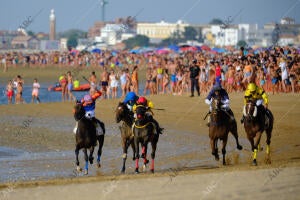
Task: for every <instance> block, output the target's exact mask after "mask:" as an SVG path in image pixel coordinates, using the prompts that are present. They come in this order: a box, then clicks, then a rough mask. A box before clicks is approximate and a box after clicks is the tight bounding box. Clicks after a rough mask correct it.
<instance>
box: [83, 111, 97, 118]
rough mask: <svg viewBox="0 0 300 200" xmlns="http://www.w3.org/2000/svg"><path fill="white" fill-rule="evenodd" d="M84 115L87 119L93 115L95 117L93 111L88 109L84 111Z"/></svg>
mask: <svg viewBox="0 0 300 200" xmlns="http://www.w3.org/2000/svg"><path fill="white" fill-rule="evenodd" d="M85 117H86V118H88V119H92V118H93V117H95V111H94V110H90V111H87V112H85Z"/></svg>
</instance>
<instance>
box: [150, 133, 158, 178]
mask: <svg viewBox="0 0 300 200" xmlns="http://www.w3.org/2000/svg"><path fill="white" fill-rule="evenodd" d="M153 137H154V138H153V139H152V141H151V146H152V152H151V166H150V171H151V172H152V173H154V159H155V152H156V147H157V142H158V138H159V134H156V135H154V136H153Z"/></svg>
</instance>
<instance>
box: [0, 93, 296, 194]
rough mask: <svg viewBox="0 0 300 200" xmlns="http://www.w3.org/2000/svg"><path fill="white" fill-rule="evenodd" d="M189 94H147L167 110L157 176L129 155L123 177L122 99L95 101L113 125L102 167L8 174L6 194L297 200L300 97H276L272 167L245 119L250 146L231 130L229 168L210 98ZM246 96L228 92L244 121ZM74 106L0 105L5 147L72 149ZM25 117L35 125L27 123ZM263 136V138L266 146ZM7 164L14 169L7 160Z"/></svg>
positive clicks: (160, 115)
mask: <svg viewBox="0 0 300 200" xmlns="http://www.w3.org/2000/svg"><path fill="white" fill-rule="evenodd" d="M187 95H188V94H186V95H183V96H172V95H157V96H149V98H150V99H151V100H152V101H153V102H154V104H155V107H156V108H162V109H164V110H160V111H158V110H157V111H155V118H156V119H157V120H158V121H159V122H160V124H161V126H163V127H164V128H165V132H164V134H163V135H161V137H160V141H159V143H158V150H157V157H156V171H155V173H154V174H150V173H149V172H146V173H141V174H138V175H135V174H134V173H133V165H134V163H133V162H132V160H131V155H130V153H129V158H128V160H127V167H128V168H127V171H126V174H125V175H120V173H119V170H120V168H121V155H122V150H121V144H120V136H119V130H118V126H119V125H118V124H116V123H115V121H114V114H115V113H114V110H115V108H116V105H117V103H118V101H119V100H118V99H116V100H101V101H98V102H97V108H96V115H97V117H98V118H99V119H101V120H103V121H104V122H105V124H106V127H107V134H106V138H105V144H104V147H103V160H102V168H101V169H95V166H92V167H91V168H92V170H91V173H90V174H89V175H88V176H86V177H83V176H80V177H74V176H73V177H72V176H64V175H61V176H58V177H55V176H54V177H51V178H46V179H44V178H40V179H39V178H35V179H34V180H30V179H29V180H28V179H26V180H25V181H22V179H20V180H16V181H14V182H12V181H10V182H8V183H7V180H10V179H9V177H8V176H9V175H5V176H4V174H1V175H0V176H2V177H5V178H6V179H7V180H6V181H3V180H2V181H1V184H0V188H1V190H0V199H1V198H4V199H5V198H6V199H21V198H22V199H24V198H25V199H88V198H101V199H102V198H105V199H120V198H123V199H129V198H138V197H140V198H145V199H182V198H183V199H221V198H224V197H225V199H250V198H251V199H252V198H258V199H262V198H270V197H271V198H272V199H288V198H289V199H297V197H298V196H299V194H300V192H299V191H300V190H299V189H300V171H299V164H300V162H299V161H300V136H299V130H300V124H299V123H297V122H298V120H299V119H300V110H299V109H298V107H299V100H300V98H299V97H300V95H299V94H279V95H270V109H271V110H272V112H273V114H274V117H275V123H274V130H273V136H272V139H271V159H272V164H271V165H267V164H265V163H264V156H265V152H264V151H262V152H259V154H258V166H257V167H253V166H251V165H250V162H251V151H250V149H251V148H250V143H249V142H248V141H247V139H246V134H245V132H244V129H243V127H242V125H241V124H240V123H238V131H239V136H240V140H241V144H242V145H243V147H244V149H243V150H242V151H237V150H235V145H234V139H233V137H232V136H231V135H230V136H229V143H228V145H227V158H226V161H227V163H228V165H227V166H223V165H221V163H220V162H217V161H215V160H214V158H213V156H212V155H211V150H210V146H209V139H208V128H207V127H206V125H205V124H206V121H204V120H203V118H204V116H205V115H206V113H207V110H208V106H207V105H206V104H205V103H204V98H205V96H203V95H202V96H200V97H194V98H190V97H188V96H187ZM242 96H243V94H242V93H235V94H230V97H231V108H232V110H233V112H234V113H235V116H236V119H237V121H238V122H239V120H240V118H241V116H242V113H241V110H242V104H243V100H242ZM72 106H73V103H70V102H65V103H47V104H43V103H42V104H24V105H2V106H0V119H1V120H0V124H1V127H2V128H1V130H0V146H5V147H10V148H16V149H22V150H24V151H27V152H30V153H39V152H43V153H44V154H45V155H47V154H49V153H52V152H66V151H67V152H72V153H73V151H74V143H75V139H74V135H73V134H72V129H73V126H74V124H75V122H74V119H73V116H72ZM24 121H26V122H27V123H29V125H28V127H26V128H24V124H23V123H24ZM265 139H266V137H265V135H263V137H262V140H261V145H262V147H264V146H265ZM219 149H220V147H219ZM44 154H43V155H44ZM0 155H1V151H0ZM54 157H55V156H54ZM66 158H67V162H65V163H62V164H61V165H62V167H63V168H64V170H69V171H70V172H72V170H73V169H74V164H73V163H74V159H75V155H72V154H70V158H69V157H68V156H67V157H66ZM40 160H41V159H40ZM40 160H39V161H40ZM59 161H60V160H57V161H56V160H55V159H53V157H51V162H49V166H50V168H51V167H57V164H56V163H59ZM0 162H1V160H0ZM34 162H35V161H33V163H27V165H28V167H30V166H31V165H34V166H35V167H36V168H38V169H39V170H43V167H44V166H45V162H47V158H44V161H43V162H42V163H43V165H39V162H37V163H34ZM82 163H83V162H82V160H81V164H82ZM27 165H25V164H24V163H23V164H22V166H27ZM2 166H5V167H8V168H9V167H10V165H9V164H7V163H4V162H2V163H1V167H2ZM49 166H48V167H49ZM11 167H12V168H14V167H15V168H16V166H11ZM58 168H59V167H58ZM7 170H9V169H7ZM16 170H17V168H16ZM2 172H3V171H2Z"/></svg>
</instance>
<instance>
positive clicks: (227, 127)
mask: <svg viewBox="0 0 300 200" xmlns="http://www.w3.org/2000/svg"><path fill="white" fill-rule="evenodd" d="M211 108H212V110H211V114H210V118H211V120H210V125H209V138H210V146H211V149H212V155H213V156H215V159H216V160H217V161H218V160H219V153H218V140H219V139H220V140H222V154H223V165H226V162H225V154H226V144H227V139H228V133H229V132H231V133H232V134H233V136H234V138H235V140H236V145H237V149H239V150H242V149H243V147H242V146H241V145H240V144H239V140H238V132H237V124H236V121H235V120H231V119H230V118H231V116H230V115H229V114H228V113H227V112H226V111H224V110H222V108H221V99H220V97H217V98H213V99H212V104H211Z"/></svg>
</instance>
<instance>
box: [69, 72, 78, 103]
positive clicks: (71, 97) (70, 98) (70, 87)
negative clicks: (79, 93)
mask: <svg viewBox="0 0 300 200" xmlns="http://www.w3.org/2000/svg"><path fill="white" fill-rule="evenodd" d="M67 80H68V86H67V89H68V99H69V100H70V101H71V100H72V99H73V100H74V101H76V98H75V97H74V95H73V93H72V90H73V76H72V74H71V72H70V71H68V72H67Z"/></svg>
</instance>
